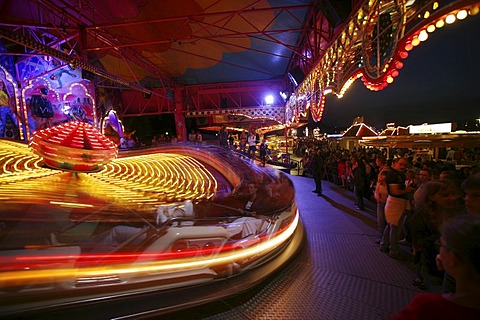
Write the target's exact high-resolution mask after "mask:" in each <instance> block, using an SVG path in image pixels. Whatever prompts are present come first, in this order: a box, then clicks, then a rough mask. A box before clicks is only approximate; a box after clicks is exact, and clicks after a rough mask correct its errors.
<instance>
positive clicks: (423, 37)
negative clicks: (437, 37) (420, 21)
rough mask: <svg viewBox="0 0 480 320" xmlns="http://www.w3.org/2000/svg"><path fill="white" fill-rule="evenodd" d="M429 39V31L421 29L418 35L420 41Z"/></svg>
mask: <svg viewBox="0 0 480 320" xmlns="http://www.w3.org/2000/svg"><path fill="white" fill-rule="evenodd" d="M427 39H428V33H427V31H425V30H422V31H420V34H419V35H418V40H420V41H426V40H427Z"/></svg>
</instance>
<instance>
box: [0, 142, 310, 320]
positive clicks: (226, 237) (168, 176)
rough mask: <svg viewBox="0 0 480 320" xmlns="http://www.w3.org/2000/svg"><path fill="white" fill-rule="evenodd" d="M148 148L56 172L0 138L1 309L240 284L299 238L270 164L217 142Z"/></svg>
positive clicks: (86, 308)
mask: <svg viewBox="0 0 480 320" xmlns="http://www.w3.org/2000/svg"><path fill="white" fill-rule="evenodd" d="M149 152H150V153H148V154H145V152H144V151H143V152H142V151H129V152H124V153H122V154H121V156H120V157H119V158H117V159H114V160H112V161H110V162H108V163H104V164H102V167H101V168H99V169H98V170H97V171H95V172H77V171H74V170H71V168H70V170H68V171H63V170H58V169H54V168H52V167H51V166H47V165H46V161H45V160H44V159H43V158H41V157H40V156H38V155H37V154H35V153H34V152H32V151H31V150H30V149H29V147H28V146H27V145H26V144H23V143H18V142H13V141H9V140H0V159H1V160H0V202H1V205H0V225H1V229H0V250H1V255H0V257H1V258H0V297H1V298H0V301H1V302H0V312H1V314H2V316H5V317H9V316H10V317H13V318H14V317H19V316H20V317H30V316H33V315H35V317H37V318H42V317H44V318H45V317H49V316H51V315H56V316H59V315H65V316H67V315H68V317H70V318H72V317H73V318H75V317H74V316H73V315H74V314H75V312H74V311H76V310H81V314H82V317H84V318H85V317H89V315H91V316H92V317H94V316H95V317H97V318H98V317H99V316H100V315H101V316H102V317H103V316H105V317H110V318H111V317H121V316H127V315H128V316H132V315H135V314H142V315H144V316H145V314H149V315H151V316H153V315H159V314H163V313H166V312H171V311H174V310H179V309H181V308H185V307H189V306H194V305H197V304H201V303H206V302H210V301H214V300H218V299H220V298H225V297H228V296H230V295H234V294H238V293H239V292H242V291H245V290H248V289H250V288H252V287H253V286H255V285H257V284H258V283H260V282H261V281H263V280H264V279H265V278H266V277H268V276H269V275H271V274H272V273H274V272H275V271H278V270H279V269H280V268H282V266H284V265H285V263H287V262H288V261H290V260H291V258H292V257H293V256H294V255H295V253H296V252H297V251H298V249H299V248H300V247H301V243H302V241H303V237H304V235H303V227H302V225H301V222H300V219H299V214H298V211H297V206H296V203H295V190H294V188H293V185H292V182H291V181H290V179H289V178H288V177H287V176H286V175H285V174H283V173H282V172H279V171H275V170H273V169H269V168H263V167H258V166H256V165H255V164H252V163H250V162H248V161H245V160H243V159H241V158H239V157H238V156H236V155H235V154H233V153H231V151H230V150H228V149H224V148H217V147H203V148H200V147H184V146H168V147H164V148H158V149H155V150H149ZM251 189H257V193H256V195H258V197H257V200H253V201H252V200H251V198H249V197H250V195H251V194H250V190H251ZM139 301H142V302H141V303H137V302H139Z"/></svg>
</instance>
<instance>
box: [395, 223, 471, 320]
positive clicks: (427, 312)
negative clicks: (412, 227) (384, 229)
mask: <svg viewBox="0 0 480 320" xmlns="http://www.w3.org/2000/svg"><path fill="white" fill-rule="evenodd" d="M439 261H441V263H442V266H443V268H444V269H445V271H446V272H448V273H449V274H451V275H452V276H453V278H455V280H456V284H457V289H456V292H455V293H445V294H440V293H421V294H418V295H416V296H415V297H414V298H413V299H412V301H411V302H410V304H409V305H408V306H406V307H405V309H403V310H402V311H400V312H399V313H397V314H395V315H393V316H392V317H391V318H390V319H391V320H408V319H422V320H428V319H432V320H443V319H445V320H446V319H462V320H474V319H480V216H478V215H477V216H472V215H461V216H457V217H455V218H453V219H452V220H451V221H450V222H448V223H446V224H445V225H444V226H443V228H442V232H441V242H440V254H439Z"/></svg>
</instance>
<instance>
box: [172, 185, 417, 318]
mask: <svg viewBox="0 0 480 320" xmlns="http://www.w3.org/2000/svg"><path fill="white" fill-rule="evenodd" d="M291 178H292V180H293V182H294V184H295V188H296V195H297V201H298V204H299V209H300V214H301V218H302V221H303V223H304V225H305V229H306V233H307V241H308V243H307V244H306V246H305V248H304V250H303V251H302V252H301V254H300V255H299V256H298V257H297V258H296V259H295V260H294V261H293V262H292V263H291V264H290V265H289V266H288V267H286V268H285V269H284V270H282V271H281V272H280V273H279V274H277V275H276V276H275V277H274V278H272V279H271V280H269V281H266V283H265V284H264V286H263V287H261V288H258V289H257V290H255V291H254V292H250V293H248V294H246V295H242V296H239V297H236V298H232V299H227V300H224V301H219V302H216V303H212V304H210V305H206V306H203V307H199V308H195V309H194V310H189V311H185V312H181V313H177V314H175V315H174V316H173V315H172V318H171V319H239V320H244V319H246V320H251V319H318V320H322V319H325V320H327V319H328V320H336V319H338V320H349V319H355V320H363V319H364V320H376V319H379V320H380V319H385V317H387V316H388V315H390V314H391V313H393V312H395V311H396V310H399V309H401V308H402V307H403V306H405V305H406V304H407V303H408V302H409V301H410V299H411V298H412V297H413V296H414V295H415V294H416V293H418V292H420V291H419V290H418V289H416V288H415V287H413V286H412V285H411V281H412V279H413V278H414V273H413V272H412V271H411V267H410V263H409V262H408V261H398V260H394V259H392V258H390V257H388V255H386V254H384V253H382V252H380V250H379V245H378V244H376V243H375V240H376V239H378V238H379V232H378V231H377V229H376V224H375V216H374V212H375V211H374V205H373V203H369V202H367V209H366V211H359V210H356V209H355V206H354V198H353V197H354V196H353V193H352V192H350V191H347V190H344V189H342V188H340V187H338V186H336V185H334V184H332V183H329V182H326V181H323V189H324V195H323V196H321V197H319V196H317V195H316V194H315V193H313V192H311V191H312V190H313V189H314V182H313V180H312V179H311V178H305V177H301V176H291Z"/></svg>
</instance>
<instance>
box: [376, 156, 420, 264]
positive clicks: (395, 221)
mask: <svg viewBox="0 0 480 320" xmlns="http://www.w3.org/2000/svg"><path fill="white" fill-rule="evenodd" d="M407 163H408V161H407V159H406V158H397V159H395V160H394V161H393V163H392V169H391V170H390V171H388V174H387V180H386V183H387V190H388V198H387V203H386V204H385V219H386V221H387V226H386V227H385V230H384V231H383V237H382V242H381V243H380V245H381V247H380V250H381V251H383V252H389V256H390V257H392V258H395V259H402V258H403V255H402V254H401V250H400V246H399V243H398V241H399V236H400V231H401V229H400V226H401V223H402V221H403V220H402V219H403V215H404V214H405V209H406V207H407V201H408V199H409V194H410V193H412V192H414V189H413V188H412V187H411V186H405V173H404V171H405V168H406V166H407Z"/></svg>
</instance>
